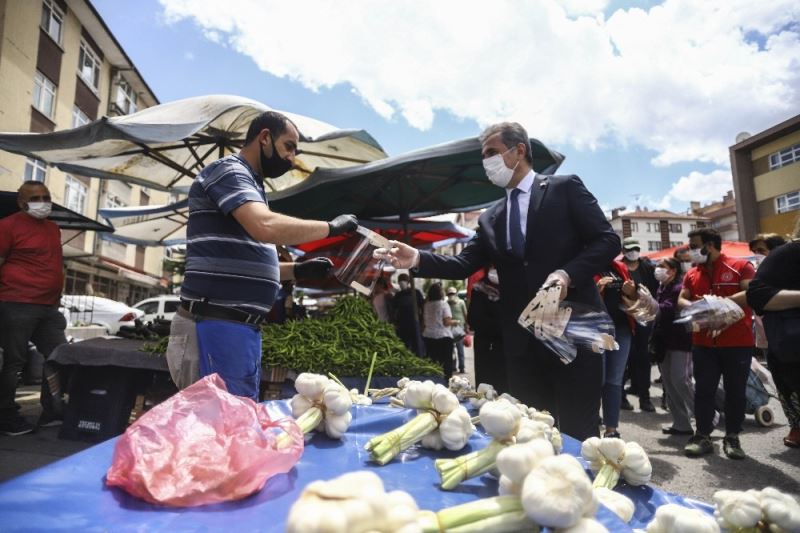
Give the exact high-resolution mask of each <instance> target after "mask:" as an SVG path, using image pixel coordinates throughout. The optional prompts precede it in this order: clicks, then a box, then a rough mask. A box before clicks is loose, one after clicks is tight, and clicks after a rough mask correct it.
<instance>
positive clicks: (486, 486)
mask: <svg viewBox="0 0 800 533" xmlns="http://www.w3.org/2000/svg"><path fill="white" fill-rule="evenodd" d="M269 408H270V411H271V412H273V413H274V414H276V415H280V414H287V413H288V412H289V409H288V405H287V404H286V402H283V401H276V402H269ZM413 416H414V413H413V412H412V411H410V410H407V409H402V410H400V409H394V408H390V407H388V406H387V405H374V406H369V407H363V406H357V407H355V408H354V417H353V423H352V425H351V427H350V430H349V431H348V433H347V435H346V436H345V438H344V439H343V440H342V441H332V440H330V439H328V438H326V437H325V436H324V435H315V436H314V437H313V439H312V440H311V442H310V443H308V444H307V445H306V449H305V451H304V453H303V456H302V458H301V459H300V462H299V463H298V464H297V465H296V467H295V468H294V469H293V470H291V471H290V472H289V473H288V474H284V475H280V476H276V477H274V478H272V479H270V480H269V481H268V482H267V484H266V486H265V487H264V489H263V490H262V491H261V492H259V493H258V494H254V495H253V496H251V497H249V498H246V499H244V500H240V501H237V502H232V503H225V504H217V505H209V506H205V507H199V508H186V509H174V508H167V507H160V506H156V505H151V504H148V503H145V502H143V501H141V500H138V499H136V498H134V497H132V496H129V495H128V494H127V493H125V492H123V491H121V490H119V489H116V488H113V489H110V488H108V487H106V485H105V474H106V471H107V470H108V467H109V466H110V464H111V458H112V455H113V452H114V445H115V443H116V440H117V439H111V440H109V441H106V442H103V443H101V444H98V445H97V446H94V447H92V448H89V449H88V450H84V451H83V452H80V453H77V454H75V455H72V456H70V457H67V458H65V459H62V460H61V461H58V462H56V463H53V464H51V465H48V466H46V467H44V468H40V469H39V470H35V471H33V472H29V473H28V474H25V475H22V476H20V477H18V478H15V479H12V480H10V481H7V482H5V483H2V484H0V517H2V518H0V524H2V525H0V529H2V530H3V531H37V530H38V531H42V530H47V531H58V530H61V531H115V532H119V531H148V532H151V531H170V532H173V531H217V530H236V531H258V530H260V531H283V530H284V529H285V523H286V517H287V515H288V512H289V508H290V507H291V505H292V503H293V502H294V501H295V500H296V499H297V498H298V496H299V495H300V492H301V491H302V490H303V487H305V486H306V485H307V484H308V483H310V482H311V481H313V480H316V479H330V478H333V477H336V476H338V475H340V474H342V473H345V472H350V471H353V470H360V469H369V470H372V471H374V472H376V473H377V474H378V475H380V476H381V478H382V479H383V480H384V484H385V485H386V489H387V490H396V489H402V490H405V491H408V492H409V493H411V494H412V495H413V496H414V498H415V499H416V501H417V503H418V505H419V506H420V508H421V509H430V510H439V509H442V508H444V507H449V506H452V505H457V504H460V503H465V502H468V501H472V500H475V499H477V498H483V497H489V496H495V495H496V494H497V483H496V482H495V481H493V480H492V479H490V478H489V477H487V476H484V477H482V478H478V479H472V480H469V481H467V482H465V483H463V484H462V485H461V486H460V487H458V489H457V490H454V491H449V492H448V491H442V490H440V489H439V477H438V475H437V473H436V469H435V468H434V465H433V460H434V459H435V458H437V457H455V456H458V455H461V454H463V453H467V452H469V451H472V450H474V449H477V448H481V447H483V446H485V445H486V443H487V438H486V436H485V435H483V433H482V432H480V431H477V432H476V433H475V435H473V437H472V439H471V440H470V443H469V444H468V446H467V448H465V449H464V450H462V451H460V452H447V451H444V452H431V451H429V450H423V449H421V448H418V447H413V448H411V449H409V450H407V451H406V452H405V453H403V454H401V455H400V456H399V457H398V458H397V459H395V460H394V461H392V462H391V463H389V464H388V465H386V466H376V465H374V464H372V463H370V462H369V461H368V454H367V453H366V452H365V451H364V444H365V443H366V442H367V441H368V440H369V439H370V438H372V437H373V436H374V435H377V434H380V433H383V432H385V431H388V430H390V429H393V428H395V427H397V426H399V425H401V424H402V423H404V422H406V421H408V420H410V419H411V418H412V417H413ZM564 441H565V442H564V453H569V454H572V455H576V456H578V455H580V442H578V441H576V440H574V439H572V438H569V437H566V436H565V439H564ZM8 459H9V458H8V457H7V456H6V457H4V458H3V460H8ZM621 485H623V486H621V487H618V489H617V490H619V491H620V492H622V493H623V494H625V495H627V496H628V497H630V498H631V499H632V500H633V501H634V502H635V504H636V513H635V515H634V518H633V521H632V522H631V524H630V525H625V524H623V523H622V521H621V520H619V519H618V518H617V517H616V516H615V515H613V514H612V513H611V512H610V511H608V510H607V509H605V508H601V509H600V511H599V512H598V515H597V518H598V519H599V520H600V521H601V522H603V523H604V524H605V525H606V527H608V528H609V530H611V531H630V528H631V527H634V528H640V527H644V526H645V525H646V524H647V523H648V522H649V521H650V520H651V519H652V517H653V515H654V513H655V509H656V508H657V507H659V506H660V505H662V504H665V503H670V502H672V503H678V504H680V505H683V506H686V507H695V508H699V509H702V510H703V511H705V512H708V513H711V512H712V508H711V507H710V506H708V505H705V504H702V503H699V502H694V501H690V500H687V499H684V498H682V497H680V496H677V495H674V494H668V493H665V492H663V491H660V490H658V489H656V488H654V487H651V486H646V487H628V486H624V484H621Z"/></svg>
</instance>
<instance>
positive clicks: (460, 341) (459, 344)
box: [453, 337, 467, 372]
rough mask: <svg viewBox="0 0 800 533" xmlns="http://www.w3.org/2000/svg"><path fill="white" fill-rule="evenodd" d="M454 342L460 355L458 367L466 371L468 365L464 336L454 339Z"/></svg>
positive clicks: (457, 353)
mask: <svg viewBox="0 0 800 533" xmlns="http://www.w3.org/2000/svg"><path fill="white" fill-rule="evenodd" d="M453 344H455V345H456V355H457V356H458V369H459V370H460V371H461V372H464V371H466V370H467V369H466V367H465V366H464V337H461V338H460V339H458V340H456V339H453Z"/></svg>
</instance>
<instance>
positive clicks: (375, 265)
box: [334, 226, 391, 296]
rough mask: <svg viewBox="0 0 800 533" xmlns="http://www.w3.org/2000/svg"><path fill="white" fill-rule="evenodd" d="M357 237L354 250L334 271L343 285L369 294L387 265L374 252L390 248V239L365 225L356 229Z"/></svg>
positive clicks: (366, 294)
mask: <svg viewBox="0 0 800 533" xmlns="http://www.w3.org/2000/svg"><path fill="white" fill-rule="evenodd" d="M356 238H357V239H358V240H357V242H356V244H355V246H354V247H353V251H352V252H350V254H349V255H348V256H347V258H346V259H345V261H344V263H342V265H341V266H340V267H339V268H337V269H336V270H335V271H334V275H335V276H336V279H338V280H339V282H340V283H341V284H342V285H344V286H346V287H350V288H352V289H355V290H357V291H358V292H360V293H361V294H364V295H365V296H369V295H370V294H372V290H373V289H374V288H375V283H376V282H377V281H378V278H379V277H381V274H382V272H383V268H384V266H386V265H387V263H386V262H385V261H384V260H383V259H382V258H380V257H375V255H374V252H375V250H376V249H377V248H384V249H387V250H388V249H389V248H391V245H390V243H389V240H388V239H386V238H385V237H382V236H381V235H378V234H377V233H375V232H374V231H371V230H368V229H367V228H365V227H363V226H359V227H358V229H356Z"/></svg>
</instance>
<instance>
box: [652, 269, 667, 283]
mask: <svg viewBox="0 0 800 533" xmlns="http://www.w3.org/2000/svg"><path fill="white" fill-rule="evenodd" d="M653 275H654V276H655V278H656V280H657V281H658V282H659V283H664V282H665V281H667V278H669V272H668V271H667V269H666V268H664V267H656V269H655V270H654V271H653Z"/></svg>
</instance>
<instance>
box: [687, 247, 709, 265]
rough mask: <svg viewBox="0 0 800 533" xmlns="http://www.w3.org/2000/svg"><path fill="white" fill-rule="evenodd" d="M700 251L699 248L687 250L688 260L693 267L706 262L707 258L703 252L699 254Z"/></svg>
mask: <svg viewBox="0 0 800 533" xmlns="http://www.w3.org/2000/svg"><path fill="white" fill-rule="evenodd" d="M700 250H701V248H695V249H693V250H689V258H690V259H691V260H692V263H694V264H695V265H702V264H703V263H705V262H706V261H707V260H708V256H707V255H705V254H703V252H701V251H700Z"/></svg>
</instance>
